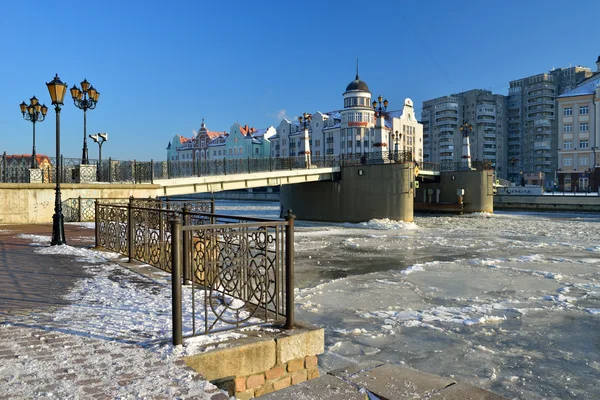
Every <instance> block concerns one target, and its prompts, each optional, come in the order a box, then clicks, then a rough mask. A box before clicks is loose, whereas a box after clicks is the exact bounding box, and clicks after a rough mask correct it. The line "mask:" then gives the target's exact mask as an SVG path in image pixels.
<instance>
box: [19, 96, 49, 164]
mask: <svg viewBox="0 0 600 400" xmlns="http://www.w3.org/2000/svg"><path fill="white" fill-rule="evenodd" d="M19 107H21V114H23V118H25V120H27V121H31V123H32V124H33V150H32V151H31V168H36V169H37V167H38V162H37V157H36V154H35V123H36V122H42V121H43V120H44V119H45V118H46V113H47V112H48V107H46V105H45V104H40V103H39V101H38V99H36V98H35V96H33V97H32V98H31V99H29V105H27V104H26V103H25V102H22V103H21V104H19Z"/></svg>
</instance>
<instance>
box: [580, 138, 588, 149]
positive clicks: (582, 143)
mask: <svg viewBox="0 0 600 400" xmlns="http://www.w3.org/2000/svg"><path fill="white" fill-rule="evenodd" d="M588 147H589V141H588V140H580V141H579V148H580V149H587V148H588Z"/></svg>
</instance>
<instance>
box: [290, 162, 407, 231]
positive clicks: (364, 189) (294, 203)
mask: <svg viewBox="0 0 600 400" xmlns="http://www.w3.org/2000/svg"><path fill="white" fill-rule="evenodd" d="M339 174H340V179H339V180H337V181H334V182H312V183H303V184H301V185H285V186H282V187H281V197H280V201H281V206H282V209H283V210H287V209H290V208H291V209H292V210H293V213H294V214H295V215H296V217H297V218H298V219H303V220H310V221H327V222H362V221H368V220H371V219H374V218H389V219H394V220H402V221H406V222H412V221H413V217H414V213H413V197H414V165H413V163H412V162H408V163H396V164H372V165H360V166H352V167H342V168H341V171H340V173H339Z"/></svg>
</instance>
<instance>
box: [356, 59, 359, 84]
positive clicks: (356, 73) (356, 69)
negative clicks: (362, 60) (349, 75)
mask: <svg viewBox="0 0 600 400" xmlns="http://www.w3.org/2000/svg"><path fill="white" fill-rule="evenodd" d="M358 79H359V78H358V58H357V59H356V80H358Z"/></svg>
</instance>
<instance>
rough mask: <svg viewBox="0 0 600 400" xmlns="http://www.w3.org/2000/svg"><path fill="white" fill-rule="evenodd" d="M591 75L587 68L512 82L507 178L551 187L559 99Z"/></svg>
mask: <svg viewBox="0 0 600 400" xmlns="http://www.w3.org/2000/svg"><path fill="white" fill-rule="evenodd" d="M591 75H592V72H591V70H590V69H589V68H587V67H582V66H575V67H569V68H558V69H553V70H551V71H549V72H547V73H542V74H537V75H532V76H529V77H526V78H522V79H517V80H514V81H511V82H510V87H509V93H508V179H509V180H511V181H513V182H519V181H520V180H521V178H522V176H523V175H524V174H529V175H531V174H534V175H539V176H540V182H538V184H540V185H542V186H546V187H547V188H551V187H553V186H554V184H555V183H556V182H555V172H556V171H557V169H558V168H557V164H558V153H557V151H558V119H557V115H556V97H557V96H559V95H561V94H563V93H565V92H567V91H569V90H571V89H573V88H575V87H576V86H577V84H578V83H579V82H581V81H582V80H583V79H586V78H588V77H590V76H591Z"/></svg>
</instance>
